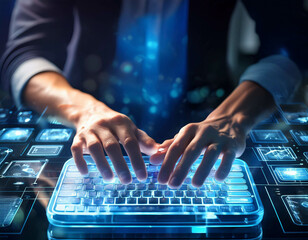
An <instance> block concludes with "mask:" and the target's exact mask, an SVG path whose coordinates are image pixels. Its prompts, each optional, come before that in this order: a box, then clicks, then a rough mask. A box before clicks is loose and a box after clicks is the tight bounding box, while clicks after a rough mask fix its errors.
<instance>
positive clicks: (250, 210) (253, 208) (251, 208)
mask: <svg viewBox="0 0 308 240" xmlns="http://www.w3.org/2000/svg"><path fill="white" fill-rule="evenodd" d="M244 209H245V211H246V212H253V211H254V210H255V209H256V208H255V206H254V205H253V204H248V205H244Z"/></svg>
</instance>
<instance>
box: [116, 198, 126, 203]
mask: <svg viewBox="0 0 308 240" xmlns="http://www.w3.org/2000/svg"><path fill="white" fill-rule="evenodd" d="M116 204H125V198H116Z"/></svg>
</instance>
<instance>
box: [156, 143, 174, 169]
mask: <svg viewBox="0 0 308 240" xmlns="http://www.w3.org/2000/svg"><path fill="white" fill-rule="evenodd" d="M173 141H174V139H168V140H165V141H164V142H163V143H162V144H161V145H159V147H158V150H157V152H156V153H154V154H153V155H152V156H151V157H150V162H151V163H152V164H156V165H158V164H161V163H162V162H163V160H164V158H165V156H166V153H167V151H168V148H169V146H170V145H171V144H172V143H173Z"/></svg>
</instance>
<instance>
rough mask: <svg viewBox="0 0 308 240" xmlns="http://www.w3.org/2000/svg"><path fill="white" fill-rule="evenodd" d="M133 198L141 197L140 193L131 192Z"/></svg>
mask: <svg viewBox="0 0 308 240" xmlns="http://www.w3.org/2000/svg"><path fill="white" fill-rule="evenodd" d="M132 196H133V197H140V196H141V191H133V192H132Z"/></svg>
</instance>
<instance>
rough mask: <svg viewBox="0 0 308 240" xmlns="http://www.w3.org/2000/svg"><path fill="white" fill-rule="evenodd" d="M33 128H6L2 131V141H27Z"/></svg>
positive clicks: (0, 138)
mask: <svg viewBox="0 0 308 240" xmlns="http://www.w3.org/2000/svg"><path fill="white" fill-rule="evenodd" d="M32 132H33V129H32V128H4V129H2V130H1V131H0V134H1V136H0V141H2V142H26V141H27V140H28V139H29V137H30V135H31V133H32Z"/></svg>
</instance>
